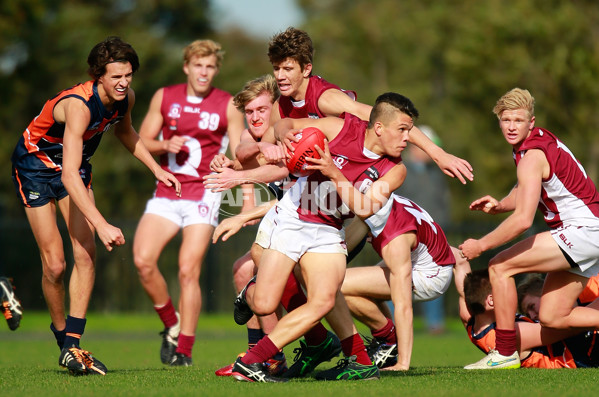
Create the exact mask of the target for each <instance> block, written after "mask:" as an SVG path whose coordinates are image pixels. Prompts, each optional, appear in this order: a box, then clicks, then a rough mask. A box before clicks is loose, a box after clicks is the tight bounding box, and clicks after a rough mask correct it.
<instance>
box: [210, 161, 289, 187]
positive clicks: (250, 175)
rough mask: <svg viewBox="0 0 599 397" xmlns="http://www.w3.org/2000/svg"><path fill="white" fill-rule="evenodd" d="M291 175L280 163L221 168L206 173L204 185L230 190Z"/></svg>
mask: <svg viewBox="0 0 599 397" xmlns="http://www.w3.org/2000/svg"><path fill="white" fill-rule="evenodd" d="M287 175H289V170H288V169H287V167H286V166H285V165H284V164H283V163H282V162H281V163H280V164H278V165H276V164H264V165H262V166H260V167H257V168H250V169H247V170H245V169H243V170H234V169H232V168H228V167H225V168H219V169H217V172H215V173H212V174H208V175H204V177H203V179H204V186H205V187H206V189H210V190H212V191H214V192H222V191H225V190H229V189H232V188H234V187H235V186H238V185H243V184H248V183H270V182H275V181H279V180H281V179H283V178H285V177H287Z"/></svg>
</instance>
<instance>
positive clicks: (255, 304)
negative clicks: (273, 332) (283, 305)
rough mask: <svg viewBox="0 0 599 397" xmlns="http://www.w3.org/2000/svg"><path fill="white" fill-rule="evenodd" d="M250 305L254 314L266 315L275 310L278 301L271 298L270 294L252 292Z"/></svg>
mask: <svg viewBox="0 0 599 397" xmlns="http://www.w3.org/2000/svg"><path fill="white" fill-rule="evenodd" d="M251 307H252V311H253V312H254V314H256V315H258V316H268V315H269V314H272V313H274V312H275V311H276V310H277V308H278V307H279V301H277V300H275V299H273V298H272V296H271V295H270V294H259V293H254V295H253V299H252V306H251Z"/></svg>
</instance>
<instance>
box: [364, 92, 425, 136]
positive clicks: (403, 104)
mask: <svg viewBox="0 0 599 397" xmlns="http://www.w3.org/2000/svg"><path fill="white" fill-rule="evenodd" d="M395 111H400V112H402V113H404V114H407V115H408V116H410V117H411V118H412V120H413V121H415V120H416V119H417V118H418V115H419V114H418V109H416V107H415V106H414V104H413V103H412V101H411V100H410V99H409V98H407V97H405V96H403V95H401V94H397V93H395V92H386V93H384V94H381V95H379V97H378V98H376V101H375V103H374V106H373V107H372V111H371V112H370V120H369V122H368V128H372V127H373V126H374V123H375V122H376V121H382V122H383V124H386V123H387V122H388V121H389V119H390V118H391V117H392V113H393V112H395Z"/></svg>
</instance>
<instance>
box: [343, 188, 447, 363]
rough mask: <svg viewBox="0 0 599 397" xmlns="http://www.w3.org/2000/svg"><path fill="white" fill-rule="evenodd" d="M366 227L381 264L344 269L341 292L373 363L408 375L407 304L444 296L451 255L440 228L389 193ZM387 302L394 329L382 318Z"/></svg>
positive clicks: (410, 332)
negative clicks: (368, 337)
mask: <svg viewBox="0 0 599 397" xmlns="http://www.w3.org/2000/svg"><path fill="white" fill-rule="evenodd" d="M365 222H366V224H367V225H368V226H369V228H370V230H371V234H372V237H373V239H372V246H373V248H374V250H375V251H376V252H377V253H378V254H379V255H380V256H381V258H383V261H382V262H380V263H379V264H378V265H376V266H364V267H353V268H349V269H347V272H346V274H345V280H344V281H343V286H342V287H341V292H342V293H343V295H344V296H345V300H346V301H347V305H348V306H349V309H350V311H351V312H352V315H353V316H354V317H355V318H356V319H358V320H359V321H360V322H362V323H364V324H365V325H367V326H368V327H369V328H370V330H371V332H372V336H373V341H372V343H371V344H370V346H369V349H368V350H369V353H370V355H371V357H372V359H373V361H374V363H375V364H376V365H377V366H378V367H379V368H386V369H388V370H408V369H409V367H410V359H411V356H412V344H413V339H414V331H413V309H412V301H427V300H431V299H435V298H438V297H439V296H441V295H442V294H443V293H444V292H445V291H447V288H449V285H450V284H451V278H452V269H453V265H454V264H455V258H454V254H453V253H452V248H451V247H450V246H449V243H448V242H447V238H446V237H445V234H444V233H443V230H442V229H441V227H440V226H439V225H438V224H437V223H436V222H435V221H434V220H433V219H432V218H431V216H430V215H429V214H428V213H427V212H426V211H425V210H424V209H422V208H421V207H420V206H418V205H417V204H416V203H414V202H413V201H410V200H408V199H407V198H405V197H401V196H398V195H395V194H393V195H392V196H391V199H390V200H389V201H388V202H387V204H386V205H385V206H384V207H383V208H382V209H381V210H380V211H379V212H377V213H376V214H374V215H372V216H371V217H369V218H367V219H366V220H365ZM456 251H457V249H456ZM389 299H392V300H393V305H394V316H393V317H394V319H395V326H394V324H393V321H392V320H391V319H390V318H387V317H386V315H385V312H386V310H384V309H385V307H384V306H383V305H386V303H385V302H386V301H388V300H389ZM382 309H383V310H382Z"/></svg>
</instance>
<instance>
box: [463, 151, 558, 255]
mask: <svg viewBox="0 0 599 397" xmlns="http://www.w3.org/2000/svg"><path fill="white" fill-rule="evenodd" d="M545 166H546V167H548V166H549V164H548V163H547V159H546V158H545V155H544V154H543V152H542V151H540V150H536V149H535V150H529V151H528V152H527V153H526V154H525V155H524V157H523V158H522V160H520V163H519V164H518V167H517V175H518V185H517V190H516V189H514V190H513V191H512V192H513V193H510V195H509V196H508V198H509V200H511V199H512V198H513V199H514V200H515V204H514V212H512V214H510V216H509V217H507V218H506V219H505V220H504V221H503V222H501V223H500V224H499V226H497V227H496V228H495V230H493V231H492V232H490V233H488V234H487V235H485V236H484V237H482V238H481V239H479V240H476V239H468V240H466V241H464V243H462V244H461V245H460V247H459V248H460V249H461V250H462V252H463V253H464V255H466V258H468V260H472V259H474V258H476V257H478V256H480V255H481V254H482V253H483V252H484V251H487V250H490V249H493V248H496V247H499V246H500V245H503V244H505V243H508V242H510V241H511V240H513V239H514V238H516V237H518V236H519V235H520V234H522V233H524V232H525V231H526V230H528V229H529V228H530V227H531V225H532V222H533V220H534V216H535V213H536V210H537V205H538V202H539V197H541V183H542V179H543V173H544V167H545ZM503 202H504V200H502V203H503ZM506 202H507V201H506ZM506 206H507V204H506Z"/></svg>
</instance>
